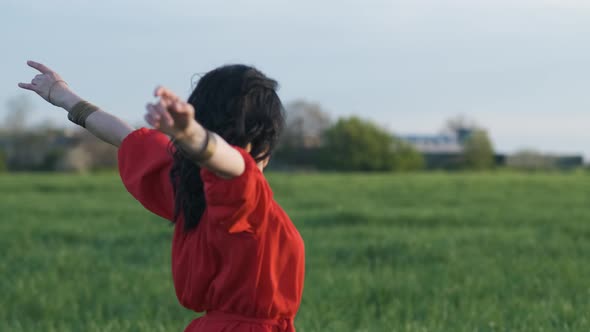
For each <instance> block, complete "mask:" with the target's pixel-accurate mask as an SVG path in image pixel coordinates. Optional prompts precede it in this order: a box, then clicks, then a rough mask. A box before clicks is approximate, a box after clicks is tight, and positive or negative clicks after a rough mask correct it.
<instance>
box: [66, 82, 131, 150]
mask: <svg viewBox="0 0 590 332" xmlns="http://www.w3.org/2000/svg"><path fill="white" fill-rule="evenodd" d="M59 96H60V97H61V98H60V99H59V100H56V104H58V105H59V106H60V107H62V108H63V109H65V110H66V111H68V113H69V112H71V111H72V109H73V108H74V106H76V104H78V103H79V102H81V101H84V100H83V99H82V98H80V97H79V96H78V95H76V94H75V93H73V92H71V91H67V92H63V93H61V94H59ZM85 124H86V129H87V130H88V131H89V132H90V133H92V134H93V135H94V136H96V137H97V138H99V139H100V140H102V141H104V142H107V143H109V144H112V145H114V146H116V147H118V146H120V145H121V142H122V141H123V139H124V138H125V137H127V135H129V133H131V132H132V131H133V130H134V129H133V128H132V127H131V126H130V125H128V124H127V123H126V122H124V121H122V120H121V119H119V118H117V117H116V116H114V115H112V114H110V113H107V112H104V111H102V110H98V111H96V112H94V113H92V114H90V115H89V116H88V118H86V121H85Z"/></svg>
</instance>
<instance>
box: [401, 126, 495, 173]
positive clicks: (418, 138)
mask: <svg viewBox="0 0 590 332" xmlns="http://www.w3.org/2000/svg"><path fill="white" fill-rule="evenodd" d="M472 132H473V131H472V130H470V129H460V130H457V131H456V132H454V133H450V134H438V135H404V136H399V138H401V139H402V140H403V141H405V142H406V143H408V144H410V145H412V146H413V147H414V148H415V149H416V150H417V151H418V152H420V153H421V154H422V156H423V157H424V162H425V164H426V168H427V169H448V170H453V169H460V168H461V167H462V165H463V162H464V159H463V146H464V143H465V141H466V140H467V139H468V138H469V136H470V135H471V133H472ZM496 159H498V157H496ZM500 159H502V158H500Z"/></svg>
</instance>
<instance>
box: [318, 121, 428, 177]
mask: <svg viewBox="0 0 590 332" xmlns="http://www.w3.org/2000/svg"><path fill="white" fill-rule="evenodd" d="M324 143H325V144H324V146H323V148H322V153H321V159H320V161H321V164H320V166H322V168H325V169H332V170H341V171H392V170H396V169H399V170H408V169H415V168H419V167H421V165H422V163H423V162H422V159H421V156H420V155H419V154H417V152H415V151H414V150H413V148H412V147H410V146H409V145H407V144H405V143H403V142H402V141H400V140H399V139H397V138H393V137H392V136H391V134H390V133H388V132H387V131H385V130H383V129H381V128H379V127H377V126H376V125H374V124H373V123H371V122H368V121H364V120H361V119H359V118H358V117H350V118H345V119H340V120H338V122H336V124H334V125H333V126H332V127H330V128H329V129H327V130H326V131H325V133H324Z"/></svg>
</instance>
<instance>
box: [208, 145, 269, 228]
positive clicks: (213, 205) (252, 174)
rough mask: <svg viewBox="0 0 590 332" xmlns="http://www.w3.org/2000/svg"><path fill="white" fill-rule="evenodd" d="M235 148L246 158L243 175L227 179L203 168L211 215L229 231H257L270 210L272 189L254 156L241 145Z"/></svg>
mask: <svg viewBox="0 0 590 332" xmlns="http://www.w3.org/2000/svg"><path fill="white" fill-rule="evenodd" d="M234 148H235V149H236V150H237V151H238V152H240V154H241V155H242V156H243V157H244V163H245V169H244V172H243V173H242V175H240V176H237V177H235V178H231V179H223V178H220V177H218V176H217V175H216V174H215V173H213V172H211V171H209V170H207V169H201V179H202V180H203V183H204V188H205V200H206V202H207V210H208V213H207V216H208V218H209V219H210V220H211V221H212V222H213V223H215V224H217V225H219V226H220V227H222V228H224V229H225V230H226V231H228V232H229V233H240V232H249V233H256V231H257V230H258V228H259V227H260V226H261V225H260V222H261V221H263V220H264V219H265V218H264V217H265V216H264V215H262V214H263V213H267V212H268V209H266V207H267V205H268V204H269V201H270V199H271V192H270V188H269V187H268V184H267V183H266V181H265V180H264V176H263V175H262V172H261V171H260V170H259V169H258V167H257V165H256V161H254V159H253V158H252V156H250V154H249V153H248V152H246V151H245V150H243V149H241V148H239V147H234Z"/></svg>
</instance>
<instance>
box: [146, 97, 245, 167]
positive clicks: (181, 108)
mask: <svg viewBox="0 0 590 332" xmlns="http://www.w3.org/2000/svg"><path fill="white" fill-rule="evenodd" d="M154 95H155V96H156V97H159V98H160V99H159V101H158V102H156V103H151V104H148V105H147V106H146V109H147V113H146V115H145V120H146V121H147V122H148V123H149V124H150V125H151V126H152V127H154V128H155V129H157V130H159V131H161V132H163V133H164V134H166V135H168V136H171V137H173V138H174V141H175V143H176V145H177V146H178V148H180V149H182V150H183V152H185V153H186V155H187V156H188V157H189V158H192V159H193V160H195V162H196V163H197V164H199V165H200V166H201V167H205V168H207V169H209V170H210V171H212V172H214V173H216V174H217V175H218V176H220V177H223V178H227V179H228V178H233V177H236V176H240V175H242V173H244V170H245V168H246V164H245V161H244V157H242V155H241V154H240V153H239V152H238V151H237V150H236V149H234V148H233V147H232V146H231V145H229V144H228V143H227V142H226V141H225V140H224V139H223V138H221V137H219V136H218V135H217V134H215V133H207V130H206V129H205V128H203V126H201V125H200V124H199V123H198V122H197V121H196V120H195V109H194V108H193V106H192V105H191V104H189V103H187V102H184V101H182V100H181V99H180V98H179V97H178V96H176V95H175V94H174V93H173V92H172V91H170V90H169V89H166V88H163V87H158V88H156V91H155V92H154ZM197 111H198V110H197ZM208 135H209V137H208ZM212 136H213V137H212ZM211 140H213V141H214V142H215V144H211V142H210V141H211ZM208 148H211V149H208ZM208 150H209V151H208ZM204 152H205V153H204ZM204 154H205V155H206V156H205V158H204V160H203V159H201V158H203V155H204Z"/></svg>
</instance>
